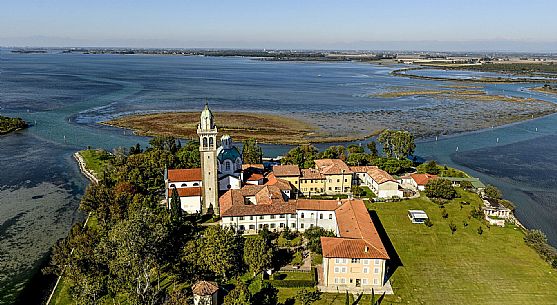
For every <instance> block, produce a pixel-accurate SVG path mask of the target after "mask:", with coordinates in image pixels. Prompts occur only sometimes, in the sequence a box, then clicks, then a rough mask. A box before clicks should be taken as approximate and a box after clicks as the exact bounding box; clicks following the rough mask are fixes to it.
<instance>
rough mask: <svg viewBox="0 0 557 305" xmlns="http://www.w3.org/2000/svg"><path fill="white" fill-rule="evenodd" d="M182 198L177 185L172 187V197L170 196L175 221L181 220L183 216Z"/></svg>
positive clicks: (171, 211) (171, 210)
mask: <svg viewBox="0 0 557 305" xmlns="http://www.w3.org/2000/svg"><path fill="white" fill-rule="evenodd" d="M180 202H181V199H180V195H178V189H176V187H174V188H172V197H171V198H170V203H171V207H170V214H171V215H172V219H173V220H174V221H179V220H180V219H181V218H182V206H181V204H180Z"/></svg>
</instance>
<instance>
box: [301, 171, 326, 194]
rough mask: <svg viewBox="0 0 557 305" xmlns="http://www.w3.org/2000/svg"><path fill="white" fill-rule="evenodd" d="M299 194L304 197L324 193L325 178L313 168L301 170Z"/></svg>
mask: <svg viewBox="0 0 557 305" xmlns="http://www.w3.org/2000/svg"><path fill="white" fill-rule="evenodd" d="M300 192H301V193H302V194H304V196H306V197H311V195H321V194H324V193H325V176H324V175H322V174H321V173H320V172H319V170H317V169H315V168H307V169H302V176H301V177H300Z"/></svg>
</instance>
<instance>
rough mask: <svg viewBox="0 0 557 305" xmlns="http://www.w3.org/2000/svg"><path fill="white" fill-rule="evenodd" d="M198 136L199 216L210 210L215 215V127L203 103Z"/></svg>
mask: <svg viewBox="0 0 557 305" xmlns="http://www.w3.org/2000/svg"><path fill="white" fill-rule="evenodd" d="M197 135H198V136H199V152H200V155H201V176H202V179H203V191H202V199H203V203H202V207H201V214H206V213H207V211H208V210H209V209H212V210H213V212H214V213H215V215H218V214H219V213H220V210H219V187H218V171H217V127H216V126H215V121H214V117H213V113H212V112H211V110H210V109H209V105H208V104H207V103H205V109H203V111H202V112H201V118H200V122H199V125H197Z"/></svg>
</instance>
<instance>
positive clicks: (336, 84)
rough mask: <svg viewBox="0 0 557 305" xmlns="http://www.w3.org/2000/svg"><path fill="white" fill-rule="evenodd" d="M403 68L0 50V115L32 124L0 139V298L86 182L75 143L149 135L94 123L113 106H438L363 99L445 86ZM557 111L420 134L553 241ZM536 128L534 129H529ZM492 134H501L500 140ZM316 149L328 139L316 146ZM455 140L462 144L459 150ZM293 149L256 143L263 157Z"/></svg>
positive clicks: (421, 149) (423, 146)
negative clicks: (433, 136) (402, 73)
mask: <svg viewBox="0 0 557 305" xmlns="http://www.w3.org/2000/svg"><path fill="white" fill-rule="evenodd" d="M397 68H400V67H399V66H392V67H386V66H378V65H370V64H362V63H346V62H343V63H293V62H264V61H258V60H252V59H246V58H211V57H182V56H122V55H79V54H11V53H9V52H8V51H7V50H0V114H5V115H13V116H21V117H23V118H25V119H26V120H28V121H29V122H31V123H33V124H35V125H34V126H33V127H31V128H29V129H27V130H24V131H20V132H17V133H14V134H11V135H7V136H1V137H0V165H1V169H2V171H1V172H0V304H4V303H10V302H11V301H12V300H13V298H14V295H15V294H17V293H18V292H19V291H20V290H21V289H22V288H23V286H24V283H25V282H26V280H27V279H29V277H30V276H31V275H32V274H34V273H35V272H36V268H37V267H38V264H39V263H40V260H41V258H42V257H43V256H44V255H45V254H46V253H47V252H48V250H49V248H50V247H51V246H52V245H53V244H54V242H55V241H56V240H57V239H58V238H62V237H64V236H65V235H66V234H67V232H68V230H69V228H70V226H71V224H72V223H74V222H75V221H76V220H78V219H80V218H82V217H83V215H81V214H80V213H79V212H77V207H78V202H79V197H80V195H81V194H82V193H83V191H84V188H85V186H86V184H87V181H85V180H84V178H83V177H82V176H81V175H80V173H79V171H78V169H77V166H76V164H75V162H74V161H73V159H72V156H71V155H72V153H73V152H75V151H77V150H79V149H84V148H86V147H88V146H91V147H102V148H106V149H113V148H115V147H118V146H124V147H129V146H131V145H133V144H135V143H138V142H139V143H141V144H143V145H145V144H146V142H147V139H145V138H142V137H136V136H133V135H131V134H130V132H129V131H128V132H125V131H123V130H120V129H115V128H111V127H104V126H100V125H98V124H96V123H97V122H99V121H102V120H105V119H107V118H111V117H114V116H118V115H122V114H127V113H136V112H149V111H157V110H183V111H186V110H199V109H201V108H202V105H203V103H204V101H205V99H207V100H209V102H210V104H211V107H213V108H214V109H218V110H239V111H259V112H273V113H280V114H285V115H296V114H299V113H310V114H320V113H343V112H358V113H364V114H365V113H372V112H373V111H377V110H396V109H402V110H404V109H413V108H416V107H426V106H432V105H439V103H443V101H436V100H432V99H427V98H409V99H405V98H400V99H395V100H388V101H383V100H377V99H370V98H369V97H368V96H369V95H370V94H375V93H381V92H385V91H389V90H393V88H397V87H419V88H423V87H428V86H446V85H450V84H451V83H450V82H436V81H424V80H414V79H407V78H402V77H394V76H391V75H390V72H391V71H393V70H395V69H397ZM479 86H481V87H483V88H485V89H486V90H487V91H488V92H489V93H492V94H500V95H512V96H521V97H527V96H535V97H538V98H540V99H545V100H548V101H552V102H557V100H556V99H555V98H554V97H552V96H550V95H546V94H541V93H532V92H528V91H527V88H529V87H532V86H534V85H530V84H485V85H479ZM556 123H557V116H550V117H545V118H541V119H537V120H532V121H528V122H523V123H520V124H514V125H510V126H505V127H501V128H493V129H488V130H484V131H481V132H475V133H469V134H465V135H459V136H453V137H441V138H439V140H438V141H422V142H420V143H418V148H417V154H418V155H419V156H420V157H424V158H435V159H437V160H439V161H440V162H441V163H446V164H448V165H452V166H456V167H459V168H462V169H464V170H466V171H469V172H471V173H473V174H474V175H476V176H479V177H480V178H482V180H484V181H485V182H487V183H492V184H495V185H497V186H498V187H500V188H501V189H503V191H504V193H505V196H506V197H507V198H509V199H511V200H513V201H515V202H516V204H517V206H518V208H517V214H518V216H519V218H520V219H521V221H522V222H524V224H525V225H527V226H529V227H538V228H542V229H543V230H544V231H545V232H546V233H547V234H548V237H549V238H550V240H551V242H553V243H554V244H557V225H556V224H555V221H554V220H555V219H556V216H557V208H555V206H554V204H555V200H554V199H555V198H556V196H555V188H556V186H557V181H555V179H554V178H553V177H557V170H556V169H555V161H554V160H553V159H552V157H554V156H556V155H557V147H556V146H555V144H554V143H556V142H557V141H556V138H555V136H556V135H557V124H556ZM536 128H538V130H537V131H536ZM497 138H499V142H497ZM318 146H321V147H324V146H328V145H318ZM457 147H458V152H457V151H456V148H457ZM289 148H290V147H289V146H284V145H264V152H265V154H266V155H267V156H276V155H280V154H284V153H285V152H286V151H287V150H288V149H289Z"/></svg>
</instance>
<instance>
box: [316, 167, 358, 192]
mask: <svg viewBox="0 0 557 305" xmlns="http://www.w3.org/2000/svg"><path fill="white" fill-rule="evenodd" d="M315 169H317V170H318V171H319V172H320V173H321V174H322V175H323V176H324V177H325V194H327V195H336V194H348V193H350V189H351V187H352V174H353V172H352V171H351V170H350V168H349V167H348V165H346V163H344V161H342V160H340V159H320V160H315Z"/></svg>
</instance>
